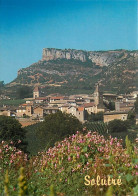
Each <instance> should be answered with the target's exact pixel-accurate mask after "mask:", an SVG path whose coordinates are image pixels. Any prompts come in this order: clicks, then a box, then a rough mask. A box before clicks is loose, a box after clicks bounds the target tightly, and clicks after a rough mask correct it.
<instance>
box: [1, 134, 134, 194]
mask: <svg viewBox="0 0 138 196" xmlns="http://www.w3.org/2000/svg"><path fill="white" fill-rule="evenodd" d="M1 146H2V148H1V147H0V149H1V153H3V154H4V153H6V154H4V155H2V157H1V159H2V162H4V167H5V169H6V168H11V165H13V166H12V168H13V169H12V172H13V171H15V170H18V168H19V166H21V165H22V166H23V165H24V167H25V172H26V177H27V180H28V183H27V184H28V191H29V194H31V195H44V194H45V195H48V194H49V187H50V186H51V185H53V186H54V188H55V191H56V193H57V194H58V195H104V194H105V193H106V192H107V191H109V190H108V188H109V186H108V185H104V186H103V185H102V184H100V185H97V184H95V185H91V183H89V181H88V180H87V181H86V176H90V178H91V179H95V180H96V178H97V176H99V177H100V178H101V179H105V178H107V177H108V176H110V178H113V179H119V178H120V179H121V182H122V183H121V185H120V186H119V185H114V188H113V189H112V195H128V194H130V195H132V194H137V189H138V187H137V168H138V165H137V159H136V158H137V148H136V146H135V144H134V145H132V144H131V143H130V141H129V140H128V138H126V148H123V147H122V140H118V139H117V138H112V137H110V138H109V139H107V140H105V138H104V136H101V135H98V134H97V133H96V132H93V133H91V132H88V133H87V134H85V135H84V134H81V133H79V132H77V133H76V134H75V135H72V136H70V137H69V138H65V139H64V140H63V141H61V142H57V143H56V144H55V146H54V147H53V148H49V149H48V151H46V152H39V153H38V155H37V156H33V157H32V158H31V159H30V160H27V157H26V155H25V154H23V153H22V152H20V151H14V153H13V151H12V150H10V153H8V152H9V150H7V151H6V149H7V148H8V149H9V147H7V148H6V147H3V144H2V145H1ZM19 152H20V153H19ZM9 154H10V155H9ZM11 154H14V156H13V155H12V156H13V157H14V158H13V159H12V158H11V157H12V156H11ZM6 156H8V158H7V160H6V158H5V157H6ZM19 160H21V162H22V164H21V162H20V163H19ZM5 161H6V163H7V165H6V164H5ZM12 161H13V162H12ZM10 162H12V163H10ZM10 164H11V165H10ZM10 178H11V179H12V174H11V176H10ZM87 185H88V186H87ZM15 191H16V190H15ZM110 192H111V191H110Z"/></svg>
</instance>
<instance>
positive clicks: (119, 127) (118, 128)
mask: <svg viewBox="0 0 138 196" xmlns="http://www.w3.org/2000/svg"><path fill="white" fill-rule="evenodd" d="M108 128H109V131H110V132H111V133H113V132H126V131H127V123H126V122H125V121H122V120H119V119H115V120H112V121H110V122H109V123H108Z"/></svg>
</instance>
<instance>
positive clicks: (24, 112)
mask: <svg viewBox="0 0 138 196" xmlns="http://www.w3.org/2000/svg"><path fill="white" fill-rule="evenodd" d="M32 114H33V107H32V104H31V103H30V104H27V103H24V104H21V105H20V106H19V107H18V108H17V109H16V116H17V117H23V116H30V117H31V116H32Z"/></svg>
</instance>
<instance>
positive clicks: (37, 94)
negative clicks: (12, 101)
mask: <svg viewBox="0 0 138 196" xmlns="http://www.w3.org/2000/svg"><path fill="white" fill-rule="evenodd" d="M39 96H40V91H39V88H38V86H36V87H35V88H34V90H33V98H34V99H36V98H38V97H39Z"/></svg>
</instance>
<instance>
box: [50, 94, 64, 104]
mask: <svg viewBox="0 0 138 196" xmlns="http://www.w3.org/2000/svg"><path fill="white" fill-rule="evenodd" d="M63 99H64V96H56V97H50V103H51V102H54V101H61V100H62V101H63Z"/></svg>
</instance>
